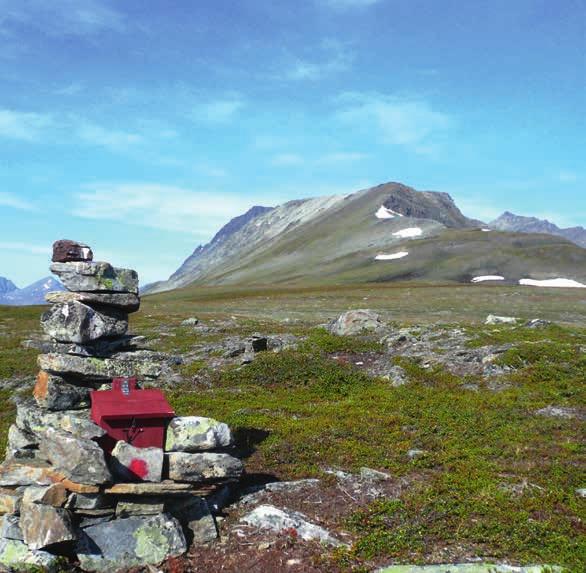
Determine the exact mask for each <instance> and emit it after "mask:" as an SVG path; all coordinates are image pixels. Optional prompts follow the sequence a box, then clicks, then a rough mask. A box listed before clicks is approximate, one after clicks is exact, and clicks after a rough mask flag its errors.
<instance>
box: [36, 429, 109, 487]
mask: <svg viewBox="0 0 586 573" xmlns="http://www.w3.org/2000/svg"><path fill="white" fill-rule="evenodd" d="M41 452H42V453H43V455H44V456H45V457H46V458H47V459H48V460H49V461H50V462H51V464H52V465H53V466H54V467H55V469H57V470H58V471H62V472H63V473H64V474H65V475H67V476H68V477H69V479H71V480H72V481H75V482H79V483H83V484H90V485H92V484H93V485H99V484H103V483H109V482H111V481H112V475H111V474H110V470H109V469H108V466H107V464H106V460H105V459H104V452H103V451H102V449H101V448H100V447H99V446H98V444H96V442H94V441H92V440H87V439H83V438H77V437H75V436H73V435H72V434H68V433H66V432H61V431H58V430H55V429H54V428H47V430H46V431H45V433H44V435H43V440H42V441H41Z"/></svg>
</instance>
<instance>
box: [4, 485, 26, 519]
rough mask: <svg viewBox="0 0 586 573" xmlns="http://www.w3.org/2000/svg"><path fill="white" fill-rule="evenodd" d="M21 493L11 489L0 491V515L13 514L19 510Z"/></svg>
mask: <svg viewBox="0 0 586 573" xmlns="http://www.w3.org/2000/svg"><path fill="white" fill-rule="evenodd" d="M22 496H23V492H22V491H18V490H13V489H0V514H5V513H6V514H9V515H11V514H14V513H18V512H19V510H20V503H21V501H22Z"/></svg>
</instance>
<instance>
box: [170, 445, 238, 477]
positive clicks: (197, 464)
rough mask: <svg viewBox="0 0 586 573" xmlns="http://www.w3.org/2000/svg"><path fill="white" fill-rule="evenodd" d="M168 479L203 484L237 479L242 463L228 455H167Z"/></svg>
mask: <svg viewBox="0 0 586 573" xmlns="http://www.w3.org/2000/svg"><path fill="white" fill-rule="evenodd" d="M167 458H168V460H169V477H170V478H171V479H172V480H175V481H179V482H192V483H193V482H205V481H216V480H227V479H238V478H239V477H240V476H241V475H242V471H243V469H244V467H243V465H242V462H241V461H240V460H239V459H238V458H234V457H232V456H230V455H228V454H211V453H202V454H190V453H185V452H173V453H170V454H167Z"/></svg>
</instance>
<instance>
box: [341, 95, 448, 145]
mask: <svg viewBox="0 0 586 573" xmlns="http://www.w3.org/2000/svg"><path fill="white" fill-rule="evenodd" d="M337 102H338V105H339V109H338V111H337V112H336V118H337V119H338V120H339V121H340V122H342V123H345V124H347V125H350V126H352V127H353V129H358V130H366V131H368V132H370V133H372V132H373V131H374V132H375V133H377V132H378V135H379V137H380V138H381V139H382V141H383V142H384V143H387V144H390V145H400V146H403V147H406V148H408V149H410V150H411V151H414V152H416V153H420V154H432V153H433V152H434V151H435V149H436V143H435V141H434V137H435V136H436V135H438V134H439V133H442V132H444V131H446V130H447V129H449V128H450V127H452V125H453V120H452V118H451V117H450V116H448V115H447V114H445V113H443V112H439V111H437V110H435V109H433V108H432V106H431V105H430V104H429V103H428V102H426V101H425V100H421V99H415V98H403V97H398V96H395V95H385V94H379V93H362V92H349V93H345V94H342V95H341V96H340V97H339V98H337Z"/></svg>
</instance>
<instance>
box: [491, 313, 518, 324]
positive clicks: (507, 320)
mask: <svg viewBox="0 0 586 573" xmlns="http://www.w3.org/2000/svg"><path fill="white" fill-rule="evenodd" d="M517 320H519V319H518V318H515V317H513V316H497V315H495V314H489V315H488V316H487V317H486V320H485V321H484V324H490V325H493V324H517Z"/></svg>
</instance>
